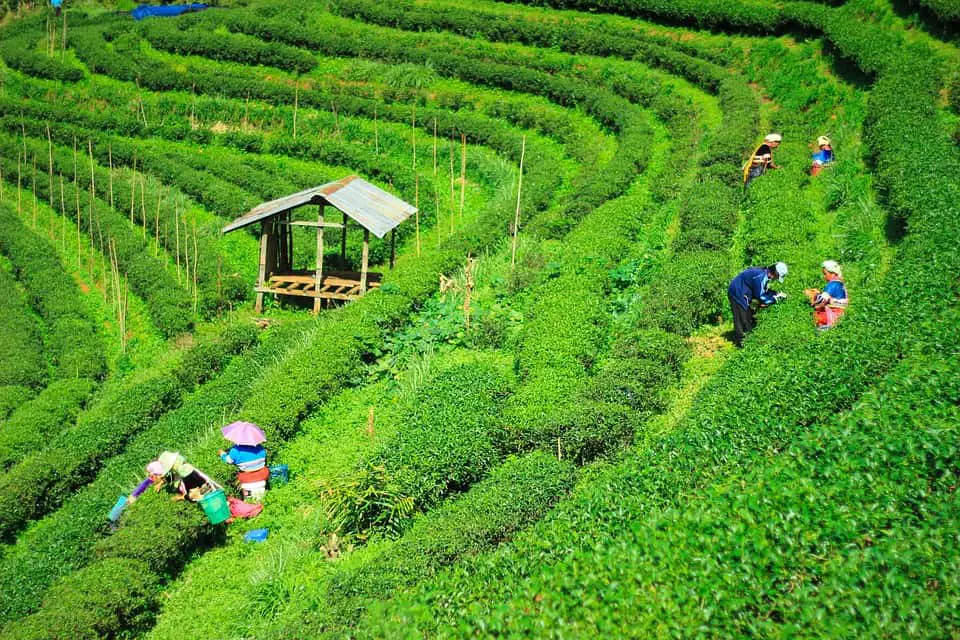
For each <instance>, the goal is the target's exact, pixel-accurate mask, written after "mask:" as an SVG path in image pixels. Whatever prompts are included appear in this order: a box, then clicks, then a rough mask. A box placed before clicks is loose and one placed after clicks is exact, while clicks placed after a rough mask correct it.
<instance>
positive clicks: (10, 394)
mask: <svg viewBox="0 0 960 640" xmlns="http://www.w3.org/2000/svg"><path fill="white" fill-rule="evenodd" d="M33 393H34V392H33V391H31V390H30V389H28V388H27V387H20V386H17V385H4V386H0V420H6V419H7V417H8V416H9V415H10V414H11V413H13V412H14V411H15V410H16V408H17V407H19V406H20V405H22V404H23V403H25V402H27V401H28V400H30V398H32V397H33Z"/></svg>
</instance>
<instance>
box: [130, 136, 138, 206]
mask: <svg viewBox="0 0 960 640" xmlns="http://www.w3.org/2000/svg"><path fill="white" fill-rule="evenodd" d="M136 198H137V152H136V150H134V152H133V171H132V173H131V174H130V224H134V222H133V210H134V207H135V206H136Z"/></svg>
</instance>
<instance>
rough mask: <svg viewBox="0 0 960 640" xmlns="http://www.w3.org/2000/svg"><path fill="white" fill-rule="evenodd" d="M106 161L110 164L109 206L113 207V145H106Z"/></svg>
mask: <svg viewBox="0 0 960 640" xmlns="http://www.w3.org/2000/svg"><path fill="white" fill-rule="evenodd" d="M107 161H108V162H109V164H110V208H111V209H113V208H114V206H113V145H112V144H108V145H107Z"/></svg>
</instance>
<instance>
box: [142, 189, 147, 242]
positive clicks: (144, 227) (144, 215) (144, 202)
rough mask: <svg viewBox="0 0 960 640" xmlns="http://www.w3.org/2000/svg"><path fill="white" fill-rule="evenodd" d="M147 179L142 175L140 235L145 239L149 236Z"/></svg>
mask: <svg viewBox="0 0 960 640" xmlns="http://www.w3.org/2000/svg"><path fill="white" fill-rule="evenodd" d="M146 192H147V180H146V178H144V177H143V176H140V235H141V237H143V238H144V239H146V237H147V197H146V195H144V194H146Z"/></svg>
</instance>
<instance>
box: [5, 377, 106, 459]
mask: <svg viewBox="0 0 960 640" xmlns="http://www.w3.org/2000/svg"><path fill="white" fill-rule="evenodd" d="M95 387H96V385H95V383H94V382H93V381H92V380H89V379H87V378H77V379H75V380H58V381H55V382H52V383H51V384H50V386H48V387H47V388H46V389H44V390H43V391H41V392H40V394H39V395H37V397H36V398H33V399H32V400H30V401H27V402H24V403H23V404H21V405H20V406H19V408H17V409H16V410H15V411H13V412H12V413H11V415H10V417H9V418H8V419H7V422H6V423H5V424H4V425H3V429H0V466H2V467H3V468H5V469H6V468H9V467H12V466H13V465H14V464H16V463H17V462H19V461H20V460H21V459H22V458H24V457H25V456H26V455H28V454H30V453H32V452H34V451H37V450H39V449H41V448H43V446H44V445H46V443H47V442H48V441H49V440H51V439H53V438H54V437H55V436H57V435H58V434H59V433H60V432H61V431H64V430H66V429H68V428H70V427H71V426H72V425H73V423H74V421H75V420H76V419H77V414H78V413H79V412H80V410H81V409H83V407H84V405H86V403H87V401H88V400H89V397H90V394H91V393H92V392H93V390H94V388H95Z"/></svg>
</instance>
